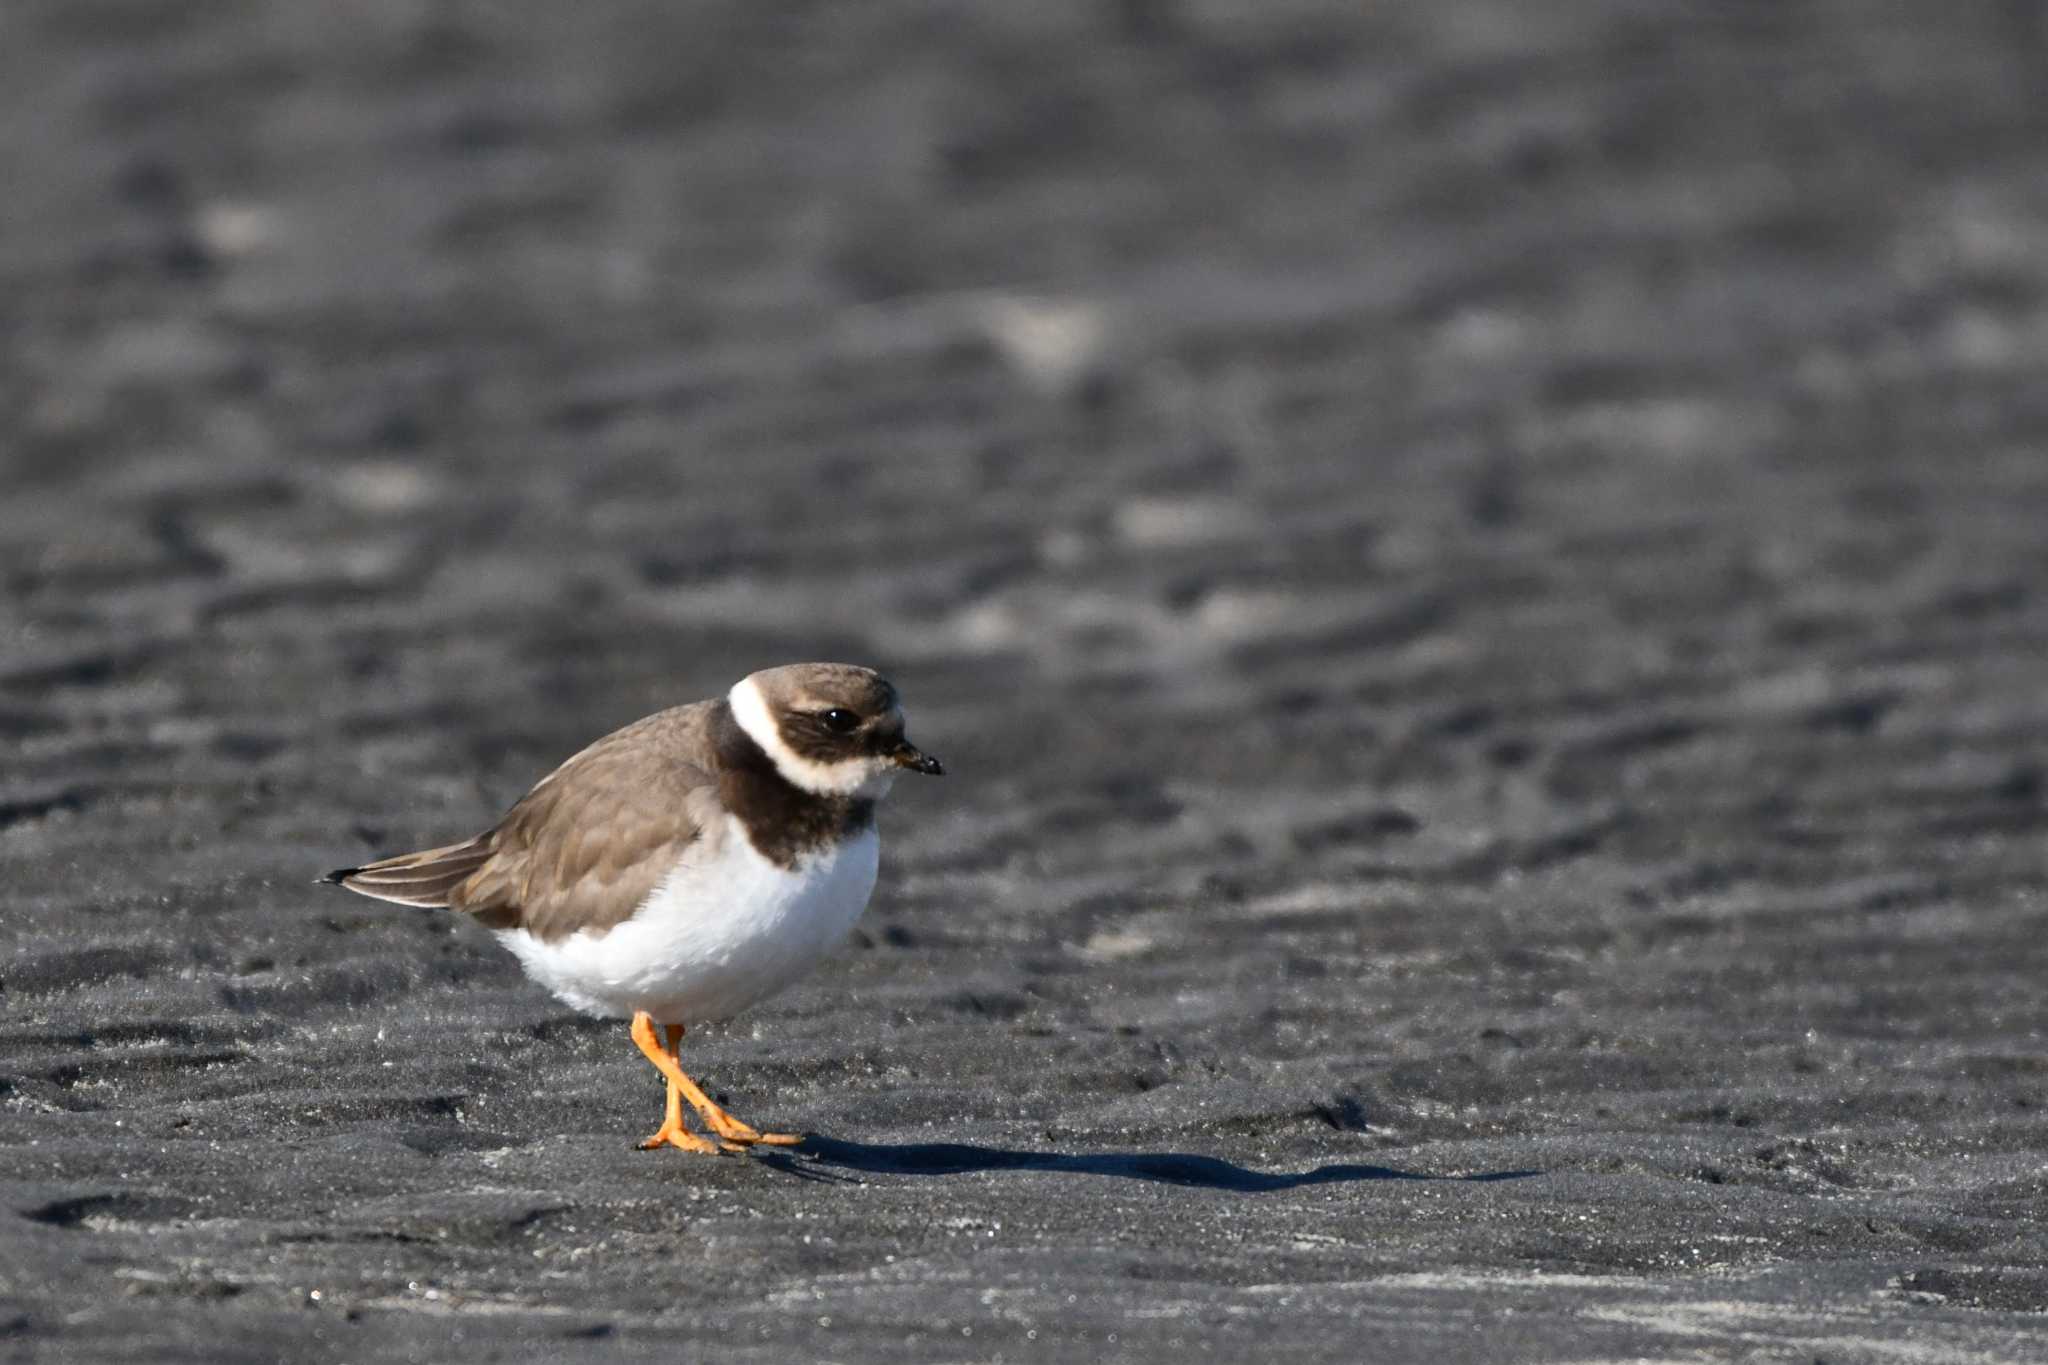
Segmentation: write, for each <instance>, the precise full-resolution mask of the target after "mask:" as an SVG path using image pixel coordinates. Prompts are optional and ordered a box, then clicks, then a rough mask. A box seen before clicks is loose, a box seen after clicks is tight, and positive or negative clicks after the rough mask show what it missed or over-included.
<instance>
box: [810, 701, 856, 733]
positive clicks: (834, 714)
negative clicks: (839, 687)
mask: <svg viewBox="0 0 2048 1365" xmlns="http://www.w3.org/2000/svg"><path fill="white" fill-rule="evenodd" d="M818 719H819V720H822V721H824V722H825V728H826V729H827V730H830V731H831V732H832V733H833V734H835V735H850V734H852V733H853V732H854V731H855V730H858V729H860V717H859V716H856V715H855V714H853V712H851V711H849V710H847V709H846V708H845V707H843V706H835V707H833V708H832V709H831V710H830V711H827V712H826V713H825V714H824V715H822V716H820V717H818Z"/></svg>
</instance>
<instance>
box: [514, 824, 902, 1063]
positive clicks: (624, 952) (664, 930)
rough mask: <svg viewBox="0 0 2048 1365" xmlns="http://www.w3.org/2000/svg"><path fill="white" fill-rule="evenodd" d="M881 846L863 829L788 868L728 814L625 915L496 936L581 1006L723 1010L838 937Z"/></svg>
mask: <svg viewBox="0 0 2048 1365" xmlns="http://www.w3.org/2000/svg"><path fill="white" fill-rule="evenodd" d="M728 820H730V817H728ZM880 854H881V840H880V839H879V838H878V837H877V835H876V833H875V831H874V830H873V829H868V830H866V831H864V832H862V833H861V834H859V835H857V836H856V837H854V838H851V839H848V840H846V841H844V842H843V843H841V844H839V845H837V846H836V847H834V848H832V849H830V850H827V851H825V852H822V853H816V854H811V855H807V856H806V857H805V858H803V859H800V860H799V861H798V863H797V866H796V867H795V869H793V870H792V869H790V868H785V867H779V866H777V865H776V864H774V863H772V862H770V861H769V860H768V859H766V858H764V857H762V856H761V855H760V853H759V852H757V851H756V850H755V848H754V846H753V844H751V843H750V842H748V840H747V835H746V831H745V830H744V829H743V828H741V827H740V825H739V823H738V822H737V821H731V823H730V825H729V827H728V829H727V830H726V838H725V839H724V840H722V841H720V843H719V845H718V853H717V856H716V857H715V858H705V859H702V860H699V861H692V860H691V859H689V858H687V857H686V858H685V859H684V861H683V862H681V863H680V864H678V865H677V867H676V870H675V871H674V872H672V873H670V874H669V877H668V879H667V880H666V881H664V882H663V883H662V884H661V885H660V886H659V887H658V888H656V889H655V891H654V894H652V895H651V896H649V897H648V898H647V900H646V901H645V902H643V903H642V904H641V906H640V908H639V909H638V910H636V911H635V912H634V914H633V917H632V918H631V919H629V920H626V921H625V922H623V923H621V924H617V925H614V926H613V927H612V928H610V929H608V930H606V931H604V932H603V933H592V932H590V931H589V930H587V929H586V930H579V931H578V932H576V933H574V934H571V935H570V936H569V937H567V938H561V939H556V940H555V941H554V942H552V943H545V942H542V941H541V940H540V939H537V938H535V937H534V936H533V935H531V934H529V933H527V932H526V931H525V930H523V929H503V930H500V931H499V932H498V941H499V942H500V943H503V944H504V945H505V946H506V947H507V948H510V949H511V950H512V951H513V953H515V954H516V955H517V956H518V958H519V961H520V963H521V964H522V965H523V966H524V967H525V968H526V974H527V975H528V976H530V977H532V978H533V979H534V980H536V981H538V982H540V983H541V984H542V985H543V986H546V987H547V988H548V989H549V990H551V991H553V992H554V993H555V994H556V995H557V996H559V997H560V998H561V999H562V1000H563V1001H564V1002H565V1003H567V1004H569V1005H572V1006H574V1007H575V1008H576V1009H579V1010H582V1011H584V1012H585V1013H587V1014H597V1015H606V1016H614V1017H620V1018H624V1017H626V1016H629V1015H631V1014H633V1013H634V1012H636V1011H638V1010H646V1011H647V1012H648V1013H649V1014H651V1015H653V1016H654V1017H655V1019H656V1020H657V1021H658V1022H661V1023H664V1024H693V1023H706V1022H710V1021H712V1020H717V1019H730V1018H731V1017H732V1016H733V1015H735V1014H738V1013H739V1012H740V1011H741V1010H743V1009H745V1008H746V1007H747V1006H749V1005H751V1004H753V1003H755V1002H756V1001H758V1000H764V999H766V998H767V997H768V996H771V995H773V994H775V992H777V991H779V990H781V989H782V988H783V987H785V986H787V985H789V984H790V983H791V982H793V981H795V980H796V979H797V978H799V977H801V976H803V975H804V974H805V973H807V972H809V971H810V970H811V968H812V967H814V966H816V965H817V964H818V961H819V959H821V958H823V957H824V956H825V955H826V954H827V953H829V952H831V951H832V950H833V949H834V948H836V947H838V946H839V944H840V942H841V941H842V940H843V939H845V937H846V934H847V931H848V930H850V929H852V928H853V922H854V921H855V920H857V919H859V918H860V912H861V911H862V910H864V909H866V908H867V903H868V895H869V893H870V892H872V891H873V890H874V889H875V867H876V864H877V862H878V861H879V859H880Z"/></svg>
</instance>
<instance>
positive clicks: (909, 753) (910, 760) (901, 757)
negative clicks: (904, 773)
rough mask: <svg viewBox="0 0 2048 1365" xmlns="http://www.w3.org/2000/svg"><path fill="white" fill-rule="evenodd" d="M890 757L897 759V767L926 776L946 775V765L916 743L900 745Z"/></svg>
mask: <svg viewBox="0 0 2048 1365" xmlns="http://www.w3.org/2000/svg"><path fill="white" fill-rule="evenodd" d="M890 757H891V758H893V759H895V760H896V766H897V767H899V768H908V769H910V770H911V771H912V772H919V773H923V774H924V775H925V776H926V777H944V776H945V775H946V765H945V764H943V763H941V762H939V760H937V759H936V758H933V757H932V756H931V755H930V754H928V753H926V752H925V751H924V750H922V749H920V748H918V747H917V746H916V745H915V744H903V745H901V746H899V747H898V748H897V750H896V752H895V753H893V754H891V755H890Z"/></svg>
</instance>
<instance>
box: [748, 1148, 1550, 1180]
mask: <svg viewBox="0 0 2048 1365" xmlns="http://www.w3.org/2000/svg"><path fill="white" fill-rule="evenodd" d="M755 1159H756V1160H758V1161H760V1162H762V1163H763V1164H764V1165H768V1166H772V1167H774V1168H775V1169H777V1170H779V1171H785V1172H787V1173H788V1174H790V1175H794V1176H799V1177H803V1178H805V1179H810V1180H828V1181H830V1180H849V1179H852V1178H853V1176H852V1175H851V1174H849V1173H852V1172H859V1173H862V1174H867V1175H914V1176H940V1175H971V1174H974V1173H977V1172H981V1171H1051V1172H1053V1173H1055V1174H1058V1175H1107V1176H1120V1177H1122V1178H1124V1179H1126V1180H1150V1181H1154V1182H1156V1183H1158V1184H1162V1185H1188V1186H1193V1187H1195V1188H1197V1189H1205V1190H1227V1191H1230V1192H1233V1193H1237V1194H1270V1193H1272V1192H1274V1191H1278V1190H1298V1189H1300V1188H1301V1187H1302V1186H1304V1185H1341V1184H1347V1183H1350V1182H1353V1181H1359V1180H1459V1181H1466V1182H1487V1181H1496V1180H1522V1179H1527V1178H1528V1177H1530V1176H1534V1175H1541V1174H1542V1172H1540V1171H1483V1172H1479V1173H1476V1174H1472V1175H1429V1174H1426V1173H1423V1172H1419V1171H1403V1170H1397V1169H1395V1168H1394V1167H1392V1166H1365V1165H1353V1164H1348V1163H1347V1164H1336V1165H1328V1166H1318V1167H1316V1168H1315V1169H1313V1170H1308V1171H1254V1170H1250V1169H1248V1168H1246V1167H1244V1166H1239V1165H1237V1164H1236V1163H1234V1162H1229V1161H1225V1160H1223V1159H1222V1158H1221V1157H1213V1156H1198V1155H1195V1154H1193V1153H1190V1152H1082V1153H1075V1154H1071V1155H1070V1154H1068V1153H1065V1152H1020V1151H1013V1150H1010V1149H1006V1148H1002V1147H976V1146H973V1145H971V1144H968V1143H960V1142H909V1143H885V1144H878V1143H866V1142H846V1141H844V1140H842V1139H840V1138H834V1137H826V1136H824V1135H823V1134H820V1133H807V1134H805V1136H804V1140H803V1142H802V1143H800V1144H798V1145H797V1146H795V1147H791V1148H786V1149H784V1150H780V1151H774V1152H763V1151H760V1150H759V1149H758V1148H757V1149H756V1151H755Z"/></svg>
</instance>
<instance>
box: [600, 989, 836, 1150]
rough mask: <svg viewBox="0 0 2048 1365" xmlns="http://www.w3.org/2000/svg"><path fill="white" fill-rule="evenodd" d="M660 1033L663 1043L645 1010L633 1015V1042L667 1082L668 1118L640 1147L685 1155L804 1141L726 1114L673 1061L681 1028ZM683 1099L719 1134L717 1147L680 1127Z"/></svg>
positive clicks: (667, 1028) (671, 1026) (667, 1026)
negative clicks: (676, 1149)
mask: <svg viewBox="0 0 2048 1365" xmlns="http://www.w3.org/2000/svg"><path fill="white" fill-rule="evenodd" d="M661 1032H662V1040H661V1041H660V1042H658V1043H657V1042H656V1041H655V1039H654V1016H652V1015H650V1014H648V1013H646V1012H645V1011H644V1010H643V1011H642V1012H640V1013H639V1014H636V1015H634V1016H633V1041H634V1042H635V1043H638V1044H639V1045H640V1050H641V1051H642V1052H643V1053H645V1054H646V1055H647V1060H648V1061H650V1062H652V1063H654V1066H655V1069H656V1070H658V1071H659V1072H661V1074H662V1075H663V1077H665V1078H666V1079H667V1081H668V1114H667V1117H666V1118H665V1119H664V1120H663V1121H662V1125H661V1130H660V1131H659V1132H657V1133H655V1134H653V1135H652V1136H651V1137H649V1138H648V1139H647V1140H646V1141H645V1142H643V1143H641V1144H640V1145H641V1147H642V1148H654V1147H660V1146H662V1145H664V1144H666V1145H668V1146H671V1147H680V1148H682V1149H683V1150H684V1151H686V1152H719V1151H725V1152H743V1151H745V1150H746V1149H747V1148H749V1147H752V1146H754V1145H755V1144H756V1143H759V1144H761V1145H763V1146H768V1147H794V1146H796V1145H797V1144H798V1143H800V1142H802V1141H803V1135H802V1134H800V1133H764V1132H762V1131H760V1130H759V1129H757V1128H755V1127H754V1126H753V1125H751V1124H747V1123H742V1122H740V1121H739V1120H738V1119H736V1118H734V1117H733V1116H732V1115H731V1114H728V1113H726V1112H725V1110H724V1109H722V1108H720V1107H719V1105H718V1102H717V1101H715V1100H713V1099H712V1098H711V1097H710V1096H709V1095H707V1094H705V1093H704V1088H703V1087H702V1086H700V1085H698V1084H697V1083H696V1082H695V1081H693V1080H691V1079H690V1078H689V1077H688V1076H687V1075H685V1074H684V1073H683V1068H682V1064H681V1063H680V1062H678V1061H677V1060H676V1050H677V1049H678V1048H680V1047H681V1046H682V1043H683V1030H682V1027H681V1026H680V1025H677V1024H664V1025H662V1030H661ZM682 1100H688V1101H689V1102H690V1107H691V1108H692V1109H694V1110H696V1111H697V1114H698V1116H699V1117H700V1118H702V1119H703V1120H704V1123H705V1126H706V1127H708V1128H710V1129H711V1131H712V1132H714V1133H716V1134H717V1135H718V1138H719V1141H718V1143H717V1145H715V1146H714V1145H713V1144H712V1143H710V1142H707V1141H706V1140H705V1139H703V1138H702V1137H699V1136H698V1135H697V1134H695V1133H693V1132H691V1131H690V1130H689V1129H687V1128H685V1127H684V1126H683V1116H682V1105H681V1103H680V1101H682Z"/></svg>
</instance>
